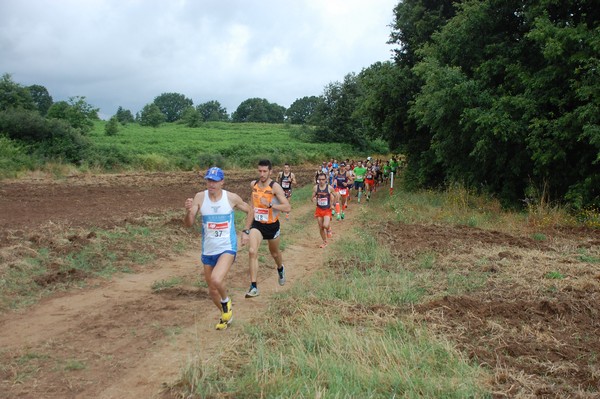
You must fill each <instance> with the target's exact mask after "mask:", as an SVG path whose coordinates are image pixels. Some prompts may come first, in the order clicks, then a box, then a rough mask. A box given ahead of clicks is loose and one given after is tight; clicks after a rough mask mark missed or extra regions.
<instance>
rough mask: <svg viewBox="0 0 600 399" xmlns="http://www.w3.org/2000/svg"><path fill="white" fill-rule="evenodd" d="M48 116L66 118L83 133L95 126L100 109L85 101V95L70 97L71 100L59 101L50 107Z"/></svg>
mask: <svg viewBox="0 0 600 399" xmlns="http://www.w3.org/2000/svg"><path fill="white" fill-rule="evenodd" d="M46 117H48V118H54V119H62V120H65V121H67V122H68V123H69V125H71V127H73V128H75V129H79V131H80V132H81V133H83V134H85V133H87V132H89V131H90V130H92V128H93V127H94V121H95V120H98V119H99V118H98V109H97V108H94V107H92V105H90V104H88V103H87V102H86V101H85V97H81V96H75V97H70V98H69V101H68V102H66V101H59V102H57V103H54V104H52V105H51V106H50V108H49V109H48V112H47V114H46Z"/></svg>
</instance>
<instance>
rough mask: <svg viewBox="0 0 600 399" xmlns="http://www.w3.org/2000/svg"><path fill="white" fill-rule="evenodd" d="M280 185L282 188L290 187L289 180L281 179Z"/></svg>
mask: <svg viewBox="0 0 600 399" xmlns="http://www.w3.org/2000/svg"><path fill="white" fill-rule="evenodd" d="M281 187H283V188H290V182H289V181H282V182H281Z"/></svg>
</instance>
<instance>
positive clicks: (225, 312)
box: [221, 299, 233, 321]
mask: <svg viewBox="0 0 600 399" xmlns="http://www.w3.org/2000/svg"><path fill="white" fill-rule="evenodd" d="M221 307H222V310H221V320H223V321H229V320H231V318H232V317H233V311H232V310H231V299H229V300H228V301H227V302H226V303H221Z"/></svg>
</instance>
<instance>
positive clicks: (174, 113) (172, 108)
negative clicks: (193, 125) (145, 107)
mask: <svg viewBox="0 0 600 399" xmlns="http://www.w3.org/2000/svg"><path fill="white" fill-rule="evenodd" d="M153 103H154V104H156V106H157V107H158V109H159V110H160V112H162V113H163V114H164V115H165V121H166V122H175V121H178V120H180V119H181V117H182V116H183V113H184V111H185V110H186V109H187V108H188V107H191V106H193V105H194V102H193V101H192V100H190V99H189V98H187V97H186V96H184V95H183V94H179V93H162V94H161V95H160V96H158V97H156V98H155V99H154V102H153ZM150 126H153V125H150Z"/></svg>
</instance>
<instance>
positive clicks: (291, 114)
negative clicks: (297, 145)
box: [285, 96, 323, 125]
mask: <svg viewBox="0 0 600 399" xmlns="http://www.w3.org/2000/svg"><path fill="white" fill-rule="evenodd" d="M322 101H323V99H322V98H320V97H317V96H310V97H302V98H299V99H297V100H296V101H294V102H293V103H292V105H290V107H289V108H288V109H287V110H286V111H285V117H286V120H288V121H289V122H290V123H292V124H294V125H304V124H310V123H311V118H312V116H313V114H314V113H315V111H316V110H317V106H318V105H319V103H321V102H322Z"/></svg>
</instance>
